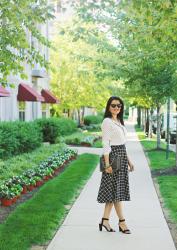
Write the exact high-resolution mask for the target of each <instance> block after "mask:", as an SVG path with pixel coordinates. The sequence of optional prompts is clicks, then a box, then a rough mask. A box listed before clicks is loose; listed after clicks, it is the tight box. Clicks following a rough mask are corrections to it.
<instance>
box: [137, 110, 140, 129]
mask: <svg viewBox="0 0 177 250" xmlns="http://www.w3.org/2000/svg"><path fill="white" fill-rule="evenodd" d="M137 124H138V128H140V127H141V108H140V107H138V117H137Z"/></svg>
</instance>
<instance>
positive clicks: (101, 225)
mask: <svg viewBox="0 0 177 250" xmlns="http://www.w3.org/2000/svg"><path fill="white" fill-rule="evenodd" d="M104 220H109V219H107V218H102V220H101V223H100V224H99V229H100V231H102V227H104V228H105V229H106V231H108V232H115V230H114V229H112V228H110V229H109V228H107V227H106V226H105V225H103V221H104Z"/></svg>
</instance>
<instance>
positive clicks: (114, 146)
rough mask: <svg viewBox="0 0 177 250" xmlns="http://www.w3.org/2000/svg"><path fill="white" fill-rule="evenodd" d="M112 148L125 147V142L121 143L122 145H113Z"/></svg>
mask: <svg viewBox="0 0 177 250" xmlns="http://www.w3.org/2000/svg"><path fill="white" fill-rule="evenodd" d="M111 148H125V144H121V145H111Z"/></svg>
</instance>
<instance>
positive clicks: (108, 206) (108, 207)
mask: <svg viewBox="0 0 177 250" xmlns="http://www.w3.org/2000/svg"><path fill="white" fill-rule="evenodd" d="M112 207H113V202H106V203H105V208H104V213H103V218H107V219H109V216H110V213H111V209H112ZM103 224H104V225H105V226H106V227H107V228H108V229H110V228H111V227H110V225H109V221H108V220H104V221H103Z"/></svg>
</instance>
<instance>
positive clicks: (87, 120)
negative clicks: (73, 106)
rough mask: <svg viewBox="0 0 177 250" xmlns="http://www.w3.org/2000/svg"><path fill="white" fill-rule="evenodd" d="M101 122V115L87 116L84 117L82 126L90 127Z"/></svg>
mask: <svg viewBox="0 0 177 250" xmlns="http://www.w3.org/2000/svg"><path fill="white" fill-rule="evenodd" d="M102 121H103V116H101V115H88V116H85V117H84V124H85V125H88V126H89V125H90V124H99V123H101V122H102Z"/></svg>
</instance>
